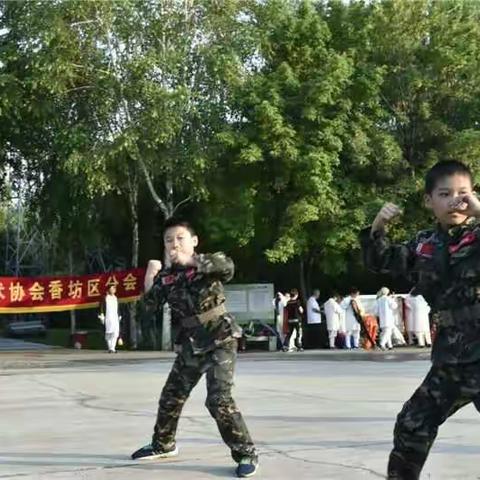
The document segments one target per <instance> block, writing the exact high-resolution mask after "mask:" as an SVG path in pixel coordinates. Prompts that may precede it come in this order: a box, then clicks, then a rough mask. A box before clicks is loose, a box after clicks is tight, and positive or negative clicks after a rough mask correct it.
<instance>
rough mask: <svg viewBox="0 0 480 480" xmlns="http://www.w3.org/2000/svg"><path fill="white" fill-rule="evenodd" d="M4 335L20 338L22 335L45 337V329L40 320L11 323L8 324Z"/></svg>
mask: <svg viewBox="0 0 480 480" xmlns="http://www.w3.org/2000/svg"><path fill="white" fill-rule="evenodd" d="M6 333H7V335H9V336H11V337H21V336H23V335H25V336H28V335H39V336H45V335H46V333H47V329H46V328H45V325H44V324H43V323H42V322H41V321H40V320H31V321H28V322H12V323H10V324H8V325H7V328H6Z"/></svg>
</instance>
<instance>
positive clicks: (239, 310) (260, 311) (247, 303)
mask: <svg viewBox="0 0 480 480" xmlns="http://www.w3.org/2000/svg"><path fill="white" fill-rule="evenodd" d="M273 291H274V290H273V283H247V284H229V285H225V296H226V299H227V301H226V306H227V309H228V311H229V312H231V313H232V314H233V315H234V316H235V318H236V319H237V320H239V321H240V322H247V321H250V320H264V321H268V322H270V323H272V322H273V320H274V313H273V305H272V300H273V295H274V293H273Z"/></svg>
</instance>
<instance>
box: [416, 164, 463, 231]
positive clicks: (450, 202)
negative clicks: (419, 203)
mask: <svg viewBox="0 0 480 480" xmlns="http://www.w3.org/2000/svg"><path fill="white" fill-rule="evenodd" d="M467 194H472V182H471V180H470V177H469V176H468V175H462V174H458V173H457V174H454V175H450V176H448V177H443V178H441V179H439V180H438V181H437V183H436V185H435V188H434V189H433V191H432V193H431V194H426V195H425V205H426V207H427V208H429V209H430V210H432V211H433V214H434V215H435V217H436V218H437V220H438V221H439V222H440V225H442V227H447V228H448V227H452V226H454V225H459V224H461V223H463V222H464V221H465V220H466V219H467V215H465V214H464V213H462V212H461V211H460V210H455V208H454V202H455V201H456V200H458V198H459V197H462V196H464V195H467Z"/></svg>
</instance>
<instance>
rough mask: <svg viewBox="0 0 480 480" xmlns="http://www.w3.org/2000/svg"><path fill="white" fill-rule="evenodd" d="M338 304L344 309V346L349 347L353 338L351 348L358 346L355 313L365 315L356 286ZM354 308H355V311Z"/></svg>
mask: <svg viewBox="0 0 480 480" xmlns="http://www.w3.org/2000/svg"><path fill="white" fill-rule="evenodd" d="M340 306H341V307H342V308H343V309H344V310H345V330H346V332H345V348H347V349H349V350H350V349H351V348H352V343H351V340H352V338H353V348H360V328H361V325H360V323H359V321H358V320H357V315H359V316H363V315H365V310H364V308H363V305H362V303H361V301H360V291H359V290H358V288H355V287H354V288H352V289H351V291H350V295H349V296H348V297H345V298H344V299H343V300H342V303H341V304H340ZM354 309H356V310H357V313H355V311H354Z"/></svg>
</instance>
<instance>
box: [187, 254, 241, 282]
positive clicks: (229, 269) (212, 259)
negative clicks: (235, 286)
mask: <svg viewBox="0 0 480 480" xmlns="http://www.w3.org/2000/svg"><path fill="white" fill-rule="evenodd" d="M195 261H196V266H197V269H198V272H199V273H203V274H204V275H209V276H212V277H215V278H218V279H219V280H221V281H222V282H228V281H230V280H231V279H232V278H233V274H234V272H235V267H234V264H233V261H232V259H231V258H229V257H227V256H226V255H225V254H224V253H223V252H216V253H201V254H199V255H197V256H196V257H195Z"/></svg>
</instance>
